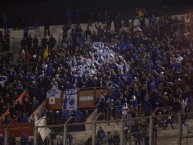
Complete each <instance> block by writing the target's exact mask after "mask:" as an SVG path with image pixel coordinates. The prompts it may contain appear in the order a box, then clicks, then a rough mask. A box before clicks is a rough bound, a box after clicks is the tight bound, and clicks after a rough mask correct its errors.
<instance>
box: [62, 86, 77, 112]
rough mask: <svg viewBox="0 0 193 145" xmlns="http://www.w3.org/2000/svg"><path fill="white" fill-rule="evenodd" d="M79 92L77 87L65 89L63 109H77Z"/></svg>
mask: <svg viewBox="0 0 193 145" xmlns="http://www.w3.org/2000/svg"><path fill="white" fill-rule="evenodd" d="M77 92H78V90H77V89H68V90H65V91H64V96H63V105H62V109H63V110H70V111H72V110H77V96H78V93H77Z"/></svg>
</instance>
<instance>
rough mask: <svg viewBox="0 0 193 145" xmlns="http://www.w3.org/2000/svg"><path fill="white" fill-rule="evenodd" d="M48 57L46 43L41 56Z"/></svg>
mask: <svg viewBox="0 0 193 145" xmlns="http://www.w3.org/2000/svg"><path fill="white" fill-rule="evenodd" d="M47 57H48V45H46V48H45V49H44V52H43V58H44V59H45V58H47Z"/></svg>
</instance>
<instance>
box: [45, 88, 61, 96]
mask: <svg viewBox="0 0 193 145" xmlns="http://www.w3.org/2000/svg"><path fill="white" fill-rule="evenodd" d="M60 96H61V90H57V89H51V90H49V91H48V92H47V97H48V98H60Z"/></svg>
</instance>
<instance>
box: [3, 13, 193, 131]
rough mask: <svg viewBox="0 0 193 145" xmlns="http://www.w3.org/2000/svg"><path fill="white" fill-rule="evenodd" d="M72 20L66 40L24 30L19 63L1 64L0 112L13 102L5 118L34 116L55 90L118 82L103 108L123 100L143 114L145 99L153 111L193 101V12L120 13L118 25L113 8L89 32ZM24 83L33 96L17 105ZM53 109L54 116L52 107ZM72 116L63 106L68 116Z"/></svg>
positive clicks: (100, 103)
mask: <svg viewBox="0 0 193 145" xmlns="http://www.w3.org/2000/svg"><path fill="white" fill-rule="evenodd" d="M70 24H71V22H68V24H66V25H64V27H63V29H62V30H63V41H62V43H61V44H59V45H56V44H57V43H56V39H55V38H54V37H53V35H50V37H49V39H48V38H47V37H46V36H45V37H44V38H42V39H41V43H39V39H38V38H37V36H35V37H34V38H32V36H31V35H30V34H28V32H27V28H26V29H25V28H24V38H23V39H22V40H21V52H20V56H19V58H18V64H17V65H13V64H11V63H10V61H7V62H6V63H7V64H6V65H1V66H0V68H1V70H2V71H1V72H0V75H1V83H0V84H1V85H0V103H1V104H0V113H1V114H2V113H4V111H5V110H6V109H7V108H10V114H9V115H8V116H6V117H5V119H4V120H3V123H5V124H9V123H11V122H12V121H13V120H14V119H15V120H16V122H28V118H27V116H28V115H30V114H31V113H32V112H33V110H34V109H35V108H36V107H37V106H38V105H39V104H40V103H41V102H42V101H43V100H44V99H45V96H46V91H47V90H49V89H51V88H56V89H60V90H65V89H71V88H77V87H78V88H89V87H108V88H112V94H103V93H101V96H100V97H99V99H98V100H97V102H96V104H97V106H98V111H99V112H107V109H108V108H111V111H112V112H113V111H115V108H114V107H113V106H118V109H119V111H120V112H121V113H122V114H123V115H124V114H125V112H124V111H125V110H124V109H125V108H124V107H122V106H123V105H124V106H125V107H126V108H127V104H128V105H129V106H130V107H132V108H133V110H135V111H136V112H137V110H138V108H137V107H138V104H141V105H142V108H143V110H144V115H145V116H148V115H150V113H151V112H152V111H154V110H155V109H156V108H157V107H166V106H172V109H171V110H170V111H166V112H168V113H171V111H172V112H179V111H181V110H182V109H186V108H187V106H190V105H191V104H192V91H191V90H192V85H193V81H192V80H193V78H192V75H191V74H192V71H193V64H192V62H193V60H192V57H191V56H192V53H193V51H192V43H193V40H192V35H191V33H190V31H192V27H193V26H192V25H193V15H192V14H191V15H187V17H185V18H184V17H181V18H180V19H179V18H177V17H175V18H172V17H170V16H163V17H159V18H157V17H155V16H153V15H152V16H151V17H148V18H146V17H145V16H144V14H143V12H138V13H137V16H136V17H135V18H134V19H133V20H125V19H124V20H123V19H122V18H121V16H120V15H118V16H115V18H114V20H113V23H112V21H110V20H109V17H108V14H107V17H106V19H104V21H103V24H101V23H98V22H97V23H92V21H91V22H90V24H89V26H92V27H93V26H94V27H95V29H96V31H94V32H92V31H91V30H90V28H89V26H88V27H87V30H86V31H83V30H82V29H81V26H80V25H73V26H72V27H71V25H70ZM37 27H38V24H37ZM25 30H26V31H25ZM69 31H70V34H67V32H69ZM4 37H5V36H4ZM5 38H6V37H5ZM5 42H6V41H5ZM24 89H28V90H29V95H27V96H25V97H24V100H23V103H22V104H20V103H19V102H17V103H16V104H14V103H13V102H14V101H15V99H16V98H17V97H18V96H19V95H20V94H21V93H22V92H23V90H24ZM186 110H188V109H186ZM45 113H46V114H47V117H48V118H49V116H51V118H49V119H50V120H51V119H53V115H50V114H51V113H50V112H47V111H45ZM158 113H159V112H158ZM57 114H58V112H56V114H55V115H54V119H56V120H57V119H59V118H57ZM80 114H81V113H80ZM112 114H113V113H112ZM69 115H71V113H68V111H66V112H63V115H62V116H63V118H62V119H64V120H65V119H66V118H68V117H69ZM135 115H136V114H135ZM135 115H134V116H135ZM58 116H59V117H60V115H58ZM81 116H82V114H81ZM78 119H80V118H78ZM56 122H57V121H56ZM168 123H170V122H169V121H168ZM171 126H172V124H171ZM163 127H164V126H163ZM172 128H173V126H172Z"/></svg>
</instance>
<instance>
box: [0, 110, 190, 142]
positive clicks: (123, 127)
mask: <svg viewBox="0 0 193 145" xmlns="http://www.w3.org/2000/svg"><path fill="white" fill-rule="evenodd" d="M103 115H104V114H103V113H99V114H98V115H97V117H96V118H95V120H94V121H92V122H84V123H79V122H76V123H72V122H74V119H75V118H73V117H70V118H69V119H68V120H67V121H66V123H65V124H59V125H42V126H41V124H39V125H37V124H36V125H35V126H34V125H28V124H26V125H25V124H22V125H20V126H19V127H18V126H17V125H18V124H17V125H15V127H14V126H11V125H7V126H4V128H3V127H2V126H1V128H0V131H1V133H0V134H1V135H0V138H1V137H2V138H3V139H2V142H3V144H4V145H9V144H10V143H16V145H25V144H26V143H28V144H32V143H33V144H34V145H42V144H45V145H58V144H59V145H60V144H63V145H83V144H88V145H96V144H97V143H99V144H102V145H109V144H110V143H112V142H113V143H116V145H163V144H164V143H165V144H170V145H191V143H192V141H193V123H192V120H193V112H188V113H186V110H182V111H181V112H178V113H173V112H172V111H171V112H170V108H169V107H168V108H167V107H165V108H158V109H156V110H155V111H154V112H153V113H152V114H151V116H142V115H141V116H140V117H139V116H135V117H134V116H133V115H132V112H131V111H128V112H127V113H126V114H124V115H122V117H121V118H117V119H111V120H106V119H103ZM18 133H19V134H18Z"/></svg>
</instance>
